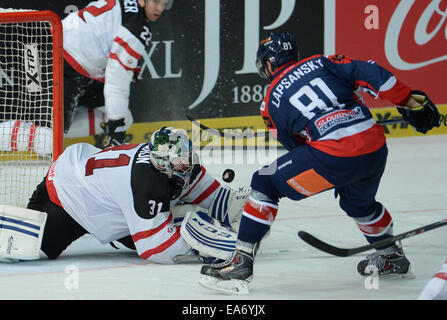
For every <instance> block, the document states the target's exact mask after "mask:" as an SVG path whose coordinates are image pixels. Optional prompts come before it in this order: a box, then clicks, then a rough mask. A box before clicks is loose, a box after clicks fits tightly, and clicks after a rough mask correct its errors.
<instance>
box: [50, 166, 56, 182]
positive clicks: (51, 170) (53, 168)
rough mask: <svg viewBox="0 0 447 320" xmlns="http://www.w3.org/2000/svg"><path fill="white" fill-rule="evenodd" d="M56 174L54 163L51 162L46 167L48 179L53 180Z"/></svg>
mask: <svg viewBox="0 0 447 320" xmlns="http://www.w3.org/2000/svg"><path fill="white" fill-rule="evenodd" d="M55 175H56V163H53V164H52V165H51V167H50V169H48V180H53V179H54V177H55Z"/></svg>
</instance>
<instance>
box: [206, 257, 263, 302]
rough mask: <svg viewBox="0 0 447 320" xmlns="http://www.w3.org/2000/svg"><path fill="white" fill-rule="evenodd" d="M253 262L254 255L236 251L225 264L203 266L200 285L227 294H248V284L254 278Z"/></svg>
mask: <svg viewBox="0 0 447 320" xmlns="http://www.w3.org/2000/svg"><path fill="white" fill-rule="evenodd" d="M253 260H254V254H250V253H247V252H245V251H242V250H235V251H234V252H233V255H232V256H231V258H230V259H228V260H227V261H225V262H222V263H218V264H211V265H205V266H203V267H202V269H201V270H200V273H201V274H202V277H201V278H200V280H199V284H200V285H202V286H203V287H205V288H208V289H213V290H216V291H219V292H222V293H226V294H237V295H242V294H248V293H249V290H248V283H249V282H250V281H251V280H252V278H253Z"/></svg>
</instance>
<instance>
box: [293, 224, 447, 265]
mask: <svg viewBox="0 0 447 320" xmlns="http://www.w3.org/2000/svg"><path fill="white" fill-rule="evenodd" d="M445 225H447V219H444V220H441V221H438V222H434V223H431V224H428V225H426V226H423V227H419V228H417V229H414V230H411V231H407V232H404V233H401V234H398V235H396V236H393V237H390V238H386V239H383V240H380V241H377V242H374V243H371V244H368V245H364V246H361V247H356V248H339V247H335V246H333V245H330V244H328V243H326V242H324V241H322V240H320V239H318V238H316V237H314V236H313V235H311V234H310V233H307V232H306V231H299V232H298V236H299V237H300V238H301V239H302V240H303V241H304V242H306V243H307V244H309V245H311V246H313V247H315V248H317V249H319V250H321V251H324V252H326V253H329V254H332V255H334V256H338V257H349V256H352V255H354V254H357V253H360V252H364V251H368V250H371V249H376V248H380V247H384V246H387V245H390V244H392V243H394V242H396V241H399V240H403V239H406V238H409V237H412V236H415V235H417V234H420V233H423V232H426V231H430V230H433V229H436V228H439V227H442V226H445Z"/></svg>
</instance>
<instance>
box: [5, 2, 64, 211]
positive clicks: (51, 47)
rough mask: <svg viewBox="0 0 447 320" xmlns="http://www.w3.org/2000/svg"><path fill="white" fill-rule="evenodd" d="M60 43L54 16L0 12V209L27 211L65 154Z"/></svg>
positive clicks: (46, 12)
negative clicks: (33, 196)
mask: <svg viewBox="0 0 447 320" xmlns="http://www.w3.org/2000/svg"><path fill="white" fill-rule="evenodd" d="M62 39H63V34H62V22H61V20H60V18H59V17H58V16H57V15H56V14H55V13H54V12H51V11H33V10H25V9H24V10H17V9H1V8H0V204H8V205H13V206H19V207H26V205H27V203H28V201H29V198H30V197H31V195H32V193H33V191H34V190H35V189H36V186H37V185H38V184H39V183H40V182H41V181H42V180H43V178H44V177H45V175H46V173H47V171H48V168H49V167H50V165H51V163H52V162H53V161H54V160H56V159H57V157H58V156H59V155H60V154H61V153H62V151H63V147H64V146H63V42H62Z"/></svg>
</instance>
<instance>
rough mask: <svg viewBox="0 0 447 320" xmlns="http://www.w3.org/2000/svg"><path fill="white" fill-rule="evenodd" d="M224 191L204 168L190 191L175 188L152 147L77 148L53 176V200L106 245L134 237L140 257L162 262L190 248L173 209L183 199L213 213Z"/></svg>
mask: <svg viewBox="0 0 447 320" xmlns="http://www.w3.org/2000/svg"><path fill="white" fill-rule="evenodd" d="M220 188H221V187H220V184H219V182H218V181H217V180H215V179H214V178H213V177H211V176H210V175H209V174H208V173H207V172H206V170H205V168H203V167H201V168H200V171H199V172H198V174H197V175H196V176H195V177H194V180H193V181H192V183H191V184H190V186H189V187H188V188H186V189H179V188H178V187H176V186H174V185H173V183H172V180H171V179H169V178H168V177H167V175H165V174H163V173H161V172H160V171H158V170H157V169H155V168H154V167H153V166H152V164H151V163H150V161H149V147H148V144H147V143H143V144H132V145H121V146H117V147H112V148H107V149H104V150H101V149H98V148H95V147H94V146H92V145H90V144H86V143H79V144H74V145H71V146H69V147H68V148H67V149H66V150H65V151H64V152H63V153H62V154H61V156H60V157H59V158H58V160H57V161H55V162H54V163H53V165H52V166H51V167H50V169H49V172H48V175H47V189H48V194H49V196H50V200H51V201H52V202H53V203H55V204H57V205H59V206H60V207H62V208H64V210H65V211H66V212H67V213H68V214H70V216H71V217H72V218H73V219H74V220H75V221H77V222H78V223H79V224H80V225H81V226H82V227H84V228H85V229H86V230H87V231H88V232H89V233H90V234H92V235H93V236H95V237H96V238H97V239H98V240H99V241H100V242H101V243H103V244H106V243H108V242H111V241H115V240H117V239H120V238H123V237H126V236H128V235H131V236H132V239H133V241H134V243H135V246H136V249H137V252H138V254H139V255H140V256H141V257H142V258H143V259H149V260H151V261H154V262H158V263H173V261H172V258H173V257H174V256H176V255H179V254H185V253H187V252H188V251H189V250H190V247H189V246H188V245H187V244H186V242H185V241H184V240H183V239H182V238H181V236H180V228H179V227H177V226H175V225H174V222H173V217H172V214H171V211H170V208H171V207H172V206H174V205H175V204H176V203H177V202H179V201H182V202H185V203H194V204H197V205H199V206H201V207H203V208H205V209H208V206H210V204H211V203H212V200H213V199H214V197H215V195H216V193H217V192H218V190H219V189H220Z"/></svg>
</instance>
